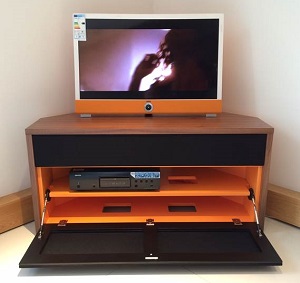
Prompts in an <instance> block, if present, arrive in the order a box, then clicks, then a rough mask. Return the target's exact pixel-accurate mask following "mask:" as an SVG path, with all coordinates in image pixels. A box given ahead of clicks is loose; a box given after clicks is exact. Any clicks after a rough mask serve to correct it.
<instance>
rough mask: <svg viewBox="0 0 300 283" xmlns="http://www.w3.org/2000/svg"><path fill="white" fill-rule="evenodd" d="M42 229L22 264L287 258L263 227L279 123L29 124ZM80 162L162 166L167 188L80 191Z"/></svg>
mask: <svg viewBox="0 0 300 283" xmlns="http://www.w3.org/2000/svg"><path fill="white" fill-rule="evenodd" d="M26 137H27V145H28V155H29V164H30V174H31V181H32V195H33V203H34V213H35V223H36V231H37V234H36V236H35V238H34V240H33V242H32V243H31V245H30V246H29V248H28V250H27V252H26V253H25V255H24V257H23V258H22V259H21V261H20V264H19V266H20V267H21V268H25V267H45V266H50V267H53V266H61V265H64V266H66V265H77V266H78V265H97V264H99V265H100V264H123V263H124V264H127V263H130V264H162V263H163V264H166V263H167V264H174V263H176V264H178V263H179V264H200V265H235V266H236V265H281V264H282V261H281V259H280V257H279V256H278V254H277V253H276V251H275V250H274V248H273V247H272V245H271V243H270V242H269V241H268V239H267V237H266V236H265V234H264V232H263V228H264V217H265V210H266V207H265V205H266V196H267V189H266V187H267V182H268V173H269V167H270V155H271V145H272V138H273V128H272V127H270V126H269V125H268V124H266V123H264V122H263V121H261V120H259V119H257V118H254V117H247V116H242V115H234V114H229V113H222V114H220V115H218V116H217V117H214V118H206V117H198V116H197V117H196V116H190V117H185V116H182V117H165V116H157V117H156V116H153V117H139V116H132V117H131V116H129V117H128V116H127V117H91V118H81V117H79V116H78V115H76V114H67V115H61V116H55V117H48V118H42V119H40V120H38V121H37V122H36V123H34V124H32V125H31V126H30V127H28V128H27V129H26ZM74 168H75V169H76V168H85V169H86V168H88V169H89V168H90V169H93V170H95V169H98V170H103V169H104V170H107V169H110V170H114V171H118V170H129V168H130V170H137V171H138V170H141V169H142V168H158V170H159V171H160V187H159V189H158V190H153V191H151V190H146V191H144V190H139V189H138V188H137V189H136V190H101V191H99V190H92V189H91V190H88V191H80V190H79V191H74V190H71V189H70V182H69V174H70V171H71V170H73V169H74Z"/></svg>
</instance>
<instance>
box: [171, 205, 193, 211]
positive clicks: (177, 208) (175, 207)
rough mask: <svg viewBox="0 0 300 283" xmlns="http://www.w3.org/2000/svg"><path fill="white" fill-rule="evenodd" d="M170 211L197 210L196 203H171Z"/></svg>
mask: <svg viewBox="0 0 300 283" xmlns="http://www.w3.org/2000/svg"><path fill="white" fill-rule="evenodd" d="M168 208H169V212H197V210H196V207H195V206H194V205H192V204H191V205H169V206H168Z"/></svg>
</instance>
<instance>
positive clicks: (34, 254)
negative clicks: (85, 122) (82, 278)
mask: <svg viewBox="0 0 300 283" xmlns="http://www.w3.org/2000/svg"><path fill="white" fill-rule="evenodd" d="M128 263H134V264H160V263H161V264H162V263H163V264H166V263H168V264H174V263H176V264H178V263H180V264H199V265H212V266H213V265H233V266H237V265H249V266H250V265H269V266H275V265H282V260H281V259H280V257H279V256H278V254H277V253H276V251H275V250H274V248H273V247H272V245H271V244H270V242H269V241H268V239H267V237H266V236H265V235H264V234H263V233H262V236H261V237H260V236H259V235H258V233H257V230H256V223H244V224H243V225H239V226H236V225H234V224H233V223H154V222H152V221H148V222H147V223H132V224H128V223H122V224H67V225H66V226H57V225H54V224H46V225H45V226H44V231H43V235H42V237H41V238H39V237H38V234H37V235H36V237H35V238H34V240H33V242H32V243H31V245H30V246H29V248H28V250H27V252H26V253H25V255H24V257H23V258H22V260H21V261H20V263H19V266H20V268H27V267H46V266H49V267H54V266H62V265H63V266H66V265H69V266H75V265H82V266H85V265H101V264H128Z"/></svg>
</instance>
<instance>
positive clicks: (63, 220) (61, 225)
mask: <svg viewBox="0 0 300 283" xmlns="http://www.w3.org/2000/svg"><path fill="white" fill-rule="evenodd" d="M67 223H68V220H65V219H62V220H59V222H58V224H57V226H59V227H65V226H67Z"/></svg>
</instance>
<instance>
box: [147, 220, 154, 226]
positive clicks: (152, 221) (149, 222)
mask: <svg viewBox="0 0 300 283" xmlns="http://www.w3.org/2000/svg"><path fill="white" fill-rule="evenodd" d="M146 226H154V219H152V218H148V219H146Z"/></svg>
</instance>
